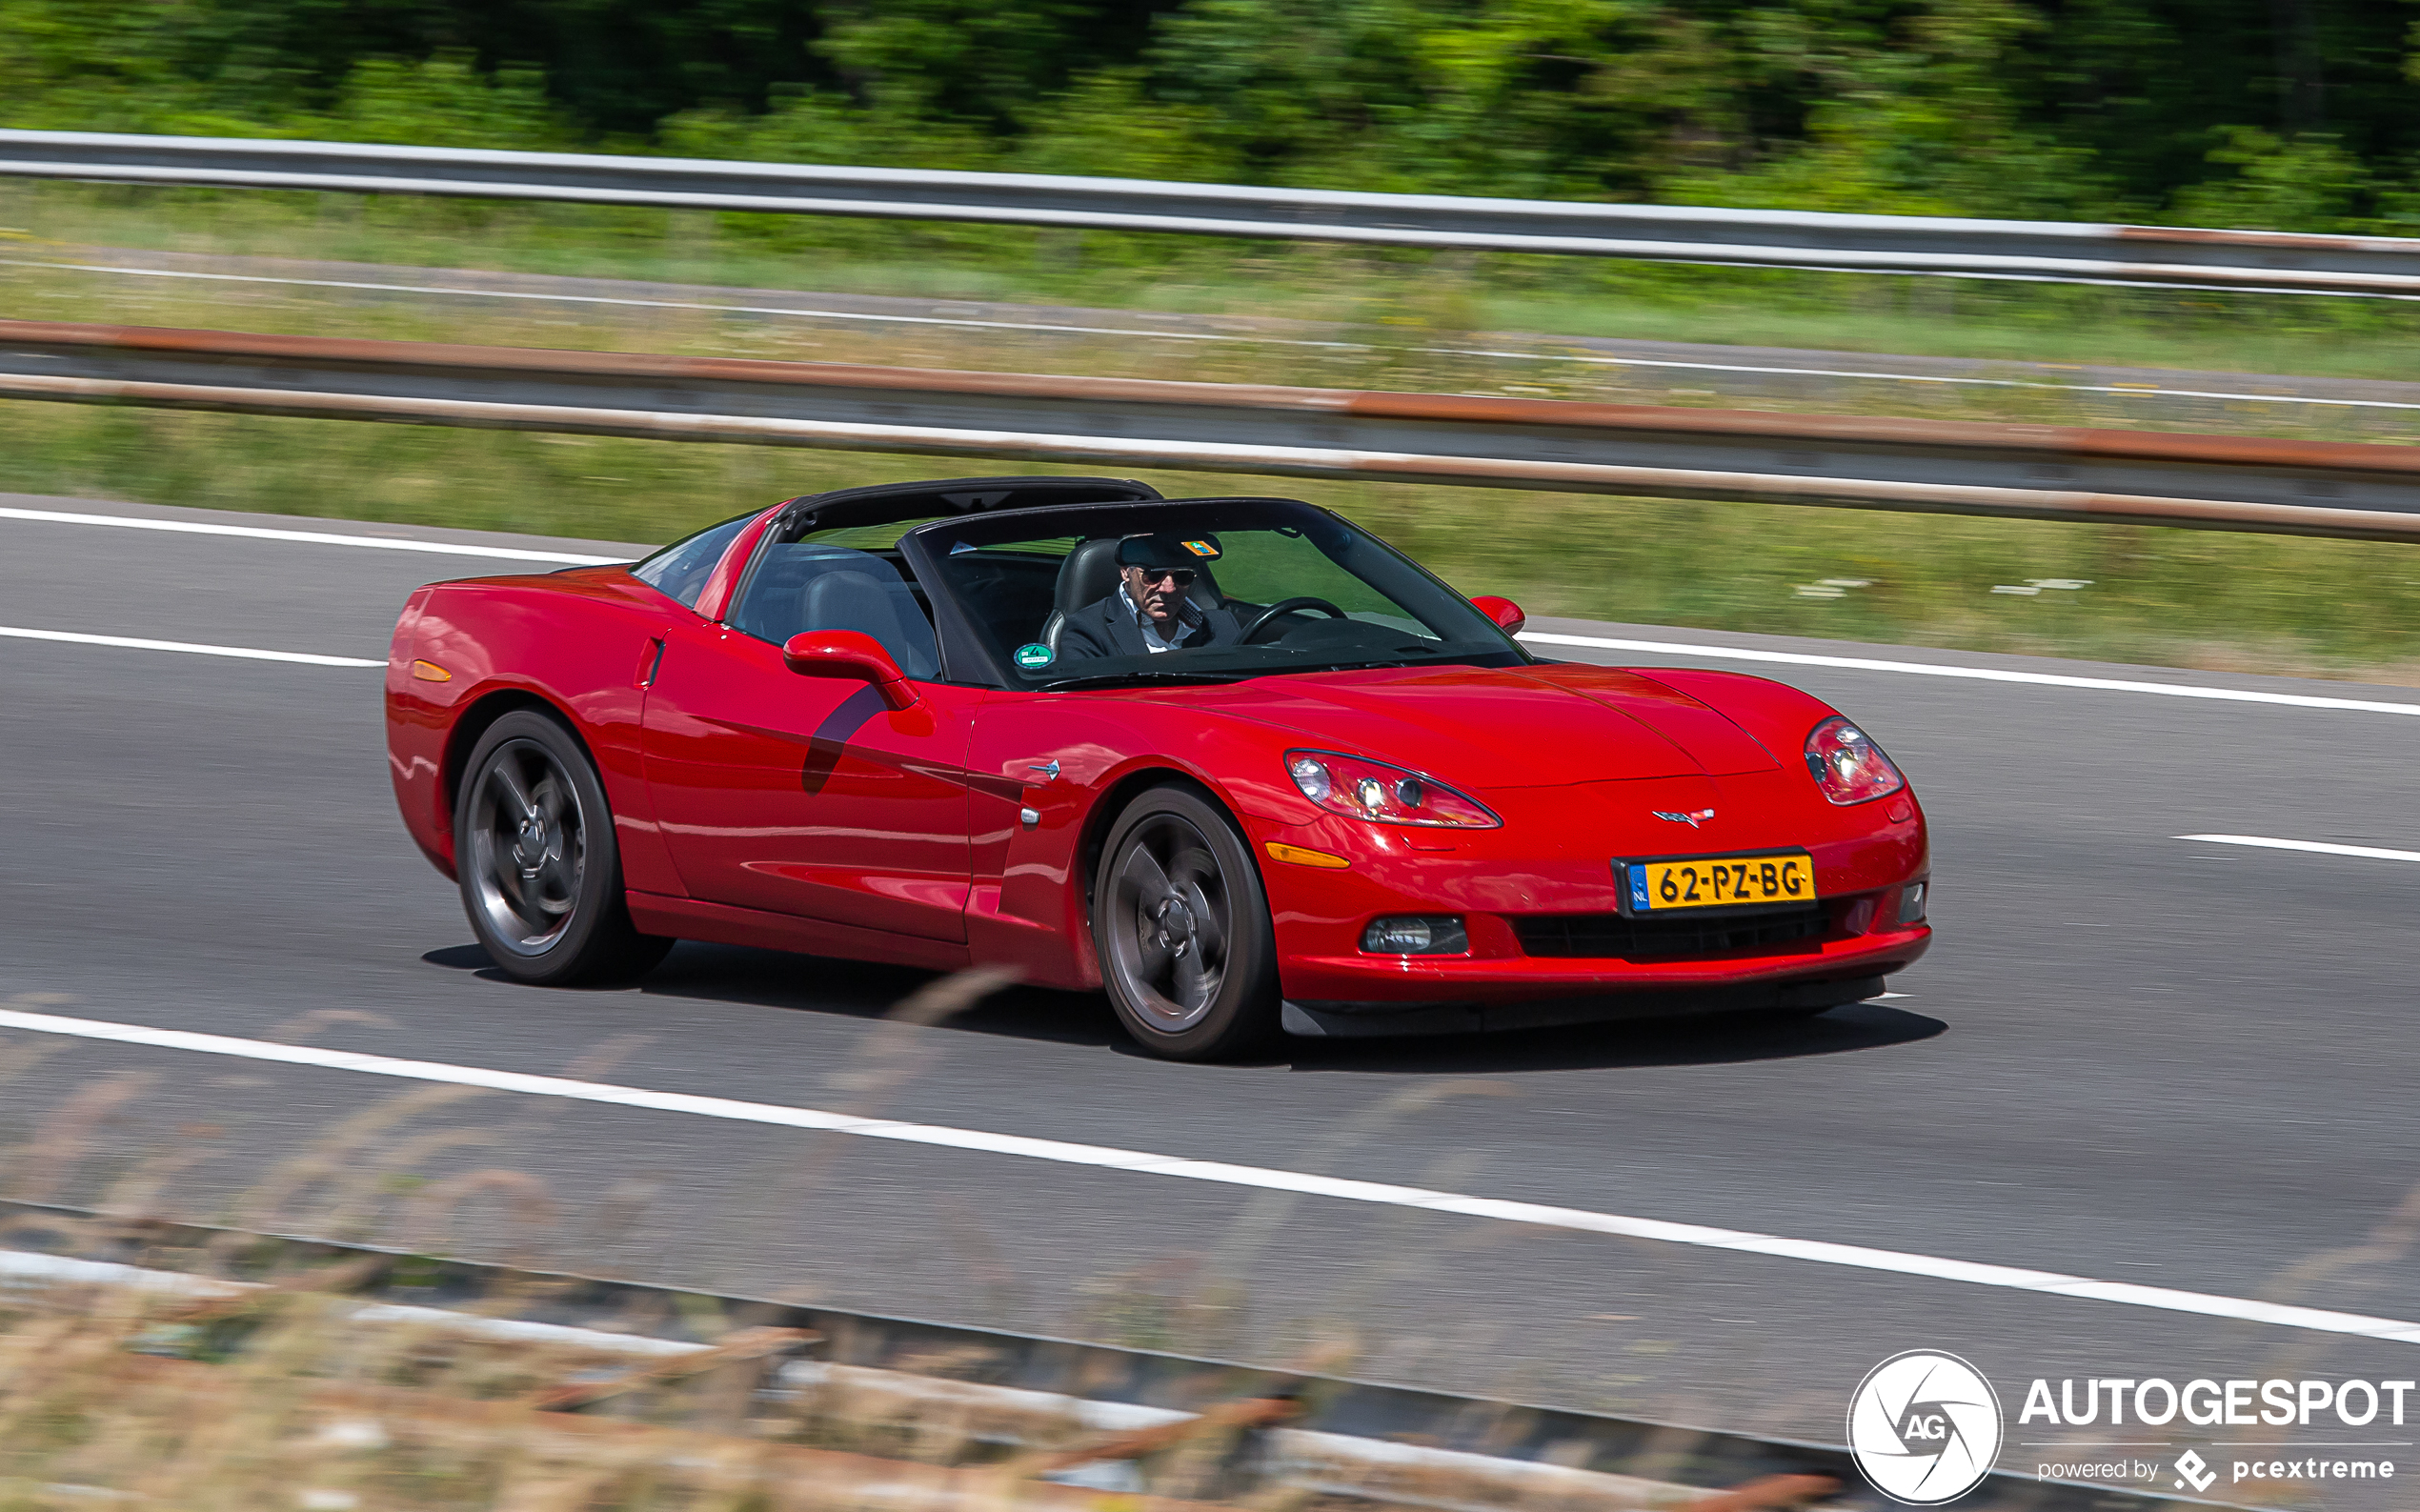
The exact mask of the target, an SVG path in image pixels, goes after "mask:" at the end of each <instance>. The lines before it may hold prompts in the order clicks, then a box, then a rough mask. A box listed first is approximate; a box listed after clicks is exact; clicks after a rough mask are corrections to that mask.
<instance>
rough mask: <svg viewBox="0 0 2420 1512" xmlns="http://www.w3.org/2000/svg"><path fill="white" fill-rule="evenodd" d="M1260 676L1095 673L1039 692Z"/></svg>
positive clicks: (1061, 681) (1045, 685) (1046, 686)
mask: <svg viewBox="0 0 2420 1512" xmlns="http://www.w3.org/2000/svg"><path fill="white" fill-rule="evenodd" d="M1260 675H1261V674H1260V673H1258V672H1101V673H1095V674H1094V675H1091V676H1089V677H1061V678H1059V680H1057V681H1056V682H1046V683H1043V684H1042V685H1041V688H1040V690H1039V691H1041V692H1043V693H1058V692H1060V691H1062V690H1064V689H1068V688H1098V687H1104V686H1106V685H1108V684H1111V683H1119V682H1137V683H1143V682H1171V683H1193V684H1197V685H1199V684H1202V683H1213V682H1240V681H1242V680H1243V679H1244V678H1246V677H1258V676H1260Z"/></svg>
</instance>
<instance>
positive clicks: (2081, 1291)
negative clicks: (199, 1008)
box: [0, 1008, 2420, 1344]
mask: <svg viewBox="0 0 2420 1512" xmlns="http://www.w3.org/2000/svg"><path fill="white" fill-rule="evenodd" d="M0 1028H6V1029H22V1030H27V1031H29V1032H30V1033H34V1034H52V1035H68V1036H71V1037H73V1038H79V1039H97V1040H104V1041H107V1042H110V1043H113V1044H130V1045H149V1046H152V1047H155V1048H160V1049H168V1050H184V1051H191V1052H193V1053H195V1054H199V1055H212V1056H231V1057H234V1058H239V1059H244V1060H265V1061H272V1062H274V1063H277V1064H280V1065H294V1066H314V1067H320V1068H323V1069H328V1070H335V1071H357V1072H360V1073H362V1074H364V1075H366V1076H373V1077H392V1078H395V1079H400V1080H405V1081H434V1082H442V1083H444V1084H447V1085H450V1086H464V1087H484V1088H487V1089H489V1090H491V1091H494V1092H517V1093H524V1094H527V1095H529V1096H532V1097H542V1098H567V1099H573V1100H575V1101H580V1102H598V1103H605V1104H608V1105H610V1106H614V1107H623V1108H644V1109H648V1110H651V1111H654V1112H658V1113H684V1114H688V1115H690V1116H692V1117H695V1118H704V1119H723V1120H726V1121H729V1122H735V1123H756V1124H771V1125H775V1126H776V1127H780V1128H791V1129H814V1130H819V1131H827V1132H830V1133H834V1134H845V1135H853V1136H855V1137H857V1138H859V1139H888V1140H893V1141H896V1142H897V1143H901V1144H920V1145H930V1146H935V1147H938V1148H940V1149H948V1150H967V1151H972V1152H976V1153H978V1154H983V1155H1005V1156H1015V1157H1018V1158H1019V1159H1030V1160H1048V1161H1051V1162H1054V1163H1056V1164H1059V1165H1077V1166H1090V1167H1094V1168H1096V1169H1100V1170H1112V1171H1125V1172H1129V1173H1132V1174H1134V1175H1138V1176H1164V1177H1174V1178H1177V1179H1181V1180H1189V1181H1208V1182H1212V1183H1215V1184H1218V1185H1220V1186H1237V1187H1249V1188H1255V1189H1258V1190H1261V1191H1271V1192H1297V1193H1301V1194H1304V1195H1306V1196H1311V1197H1324V1198H1333V1199H1336V1200H1340V1201H1346V1202H1370V1203H1377V1204H1380V1205H1381V1206H1387V1207H1406V1208H1417V1209H1419V1210H1421V1211H1422V1212H1429V1213H1451V1214H1455V1215H1458V1216H1460V1217H1463V1218H1479V1219H1489V1220H1495V1221H1497V1222H1503V1223H1527V1224H1532V1225H1535V1226H1538V1227H1543V1228H1559V1229H1573V1230H1578V1231H1580V1232H1583V1233H1590V1234H1611V1235H1618V1236H1620V1237H1622V1238H1624V1239H1641V1240H1656V1241H1658V1242H1660V1243H1666V1244H1686V1245H1691V1246H1694V1247H1697V1248H1701V1249H1716V1250H1729V1251H1733V1252H1736V1253H1739V1254H1746V1255H1767V1256H1774V1257H1778V1258H1781V1259H1785V1260H1813V1261H1815V1262H1817V1263H1819V1264H1825V1265H1843V1266H1847V1267H1850V1268H1853V1269H1857V1270H1869V1271H1886V1272H1890V1273H1892V1274H1895V1275H1902V1276H1920V1277H1924V1278H1926V1279H1928V1280H1946V1281H1961V1282H1965V1283H1966V1284H1968V1285H1973V1286H1994V1287H2003V1288H2007V1289H2009V1290H2013V1291H2023V1292H2040V1293H2044V1294H2046V1295H2048V1296H2053V1297H2067V1298H2077V1299H2081V1300H2090V1301H2107V1302H2120V1303H2124V1304H2126V1305H2128V1306H2131V1307H2150V1308H2157V1309H2160V1310H2162V1311H2166V1312H2175V1313H2194V1314H2198V1315H2201V1316H2204V1317H2209V1318H2228V1319H2234V1320H2239V1321H2243V1322H2256V1323H2274V1324H2277V1325H2279V1326H2281V1327H2287V1328H2309V1329H2314V1330H2318V1331H2320V1332H2324V1333H2331V1334H2353V1335H2358V1336H2360V1337H2362V1338H2366V1339H2377V1340H2382V1341H2388V1342H2392V1343H2406V1344H2420V1322H2411V1321H2408V1320H2403V1319H2397V1318H2370V1317H2366V1316H2363V1315H2361V1314H2358V1313H2339V1312H2330V1311H2328V1310H2326V1309H2323V1308H2317V1307H2295V1306H2289V1305H2287V1304H2285V1303H2282V1302H2270V1301H2262V1300H2258V1299H2256V1298H2245V1297H2220V1296H2213V1295H2211V1294H2208V1293H2206V1292H2186V1291H2175V1290H2171V1289H2170V1288H2168V1287H2164V1286H2141V1285H2136V1284H2134V1283H2132V1282H2129V1281H2102V1280H2092V1279H2090V1278H2088V1277H2084V1276H2065V1275H2061V1274H2059V1273H2057V1272H2054V1271H2035V1270H2021V1269H2019V1268H2017V1267H2015V1266H2009V1265H1986V1264H1981V1263H1978V1262H1975V1261H1972V1260H1949V1259H1946V1258H1944V1257H1940V1256H1934V1255H1912V1254H1907V1253H1905V1252H1902V1251H1898V1250H1884V1249H1868V1248H1866V1247H1865V1246H1863V1245H1859V1244H1834V1243H1829V1242H1826V1241H1824V1240H1797V1239H1785V1238H1783V1237H1781V1236H1779V1235H1775V1234H1754V1233H1748V1232H1745V1231H1743V1230H1740V1229H1727V1228H1709V1227H1707V1226H1705V1225H1704V1224H1699V1223H1674V1222H1667V1221H1665V1220H1662V1219H1652V1218H1630V1217H1625V1216H1623V1215H1622V1214H1619V1213H1598V1212H1592V1211H1590V1210H1588V1209H1585V1208H1573V1207H1552V1206H1548V1205H1546V1204H1544V1203H1539V1202H1515V1201H1507V1200H1502V1199H1497V1198H1484V1197H1470V1196H1466V1195H1464V1194H1462V1193H1459V1192H1441V1191H1437V1190H1434V1189H1432V1188H1428V1187H1419V1186H1395V1185H1391V1184H1388V1183H1385V1182H1381V1181H1357V1180H1353V1179H1348V1178H1344V1177H1333V1176H1313V1175H1310V1174H1307V1173H1305V1172H1301V1171H1285V1170H1273V1169H1270V1168H1268V1167H1264V1166H1256V1165H1230V1164H1228V1163H1226V1162H1224V1161H1221V1160H1196V1159H1188V1158H1185V1157H1182V1156H1172V1155H1158V1154H1154V1153H1152V1152H1150V1151H1148V1150H1121V1149H1117V1148H1113V1147H1111V1146H1107V1145H1099V1144H1071V1143H1067V1142H1065V1141H1063V1140H1059V1139H1031V1138H1028V1137H1026V1136H1024V1135H1017V1134H995V1133H991V1132H989V1131H988V1130H982V1129H957V1128H949V1127H945V1126H942V1125H938V1124H930V1123H902V1122H899V1121H897V1120H896V1119H869V1118H860V1117H858V1116H857V1115H855V1114H847V1113H832V1112H827V1111H826V1110H824V1109H821V1108H799V1107H788V1106H783V1105H781V1104H777V1103H767V1102H742V1101H739V1100H737V1099H732V1098H709V1097H699V1096H696V1095H695V1094H692V1093H685V1092H657V1091H653V1090H651V1089H649V1088H645V1087H626V1086H615V1085H613V1084H611V1083H608V1082H598V1081H575V1080H573V1079H569V1078H566V1077H541V1076H532V1075H529V1074H528V1073H525V1072H518V1071H498V1070H494V1069H493V1068H490V1067H487V1066H461V1065H451V1064H447V1063H445V1062H442V1061H434V1060H399V1059H396V1058H393V1057H389V1056H376V1055H368V1054H365V1053H363V1052H360V1051H353V1050H335V1049H330V1048H327V1047H324V1046H320V1045H299V1044H280V1043H276V1042H274V1041H271V1040H265V1039H239V1038H232V1037H231V1036H227V1035H209V1034H196V1033H194V1032H192V1031H190V1030H183V1029H155V1028H151V1027H150V1026H148V1025H143V1024H123V1023H111V1022H109V1021H106V1020H103V1019H96V1018H64V1017H62V1016H60V1015H57V1014H42V1013H27V1012H24V1011H22V1010H19V1009H13V1008H0Z"/></svg>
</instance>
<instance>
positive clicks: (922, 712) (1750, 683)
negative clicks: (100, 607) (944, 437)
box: [387, 477, 1931, 1058]
mask: <svg viewBox="0 0 2420 1512" xmlns="http://www.w3.org/2000/svg"><path fill="white" fill-rule="evenodd" d="M1521 623H1522V619H1521V611H1520V610H1519V609H1517V608H1516V607H1514V606H1513V605H1512V604H1511V603H1509V602H1507V601H1505V600H1503V599H1485V598H1482V599H1480V600H1477V601H1476V602H1474V601H1472V600H1469V599H1465V598H1463V597H1462V595H1459V594H1456V593H1455V592H1454V591H1453V590H1452V589H1450V588H1448V587H1446V586H1445V585H1444V584H1443V583H1442V582H1440V581H1439V580H1438V579H1437V578H1435V577H1434V576H1432V575H1429V574H1428V573H1427V572H1425V571H1424V570H1422V568H1421V567H1420V566H1418V565H1417V564H1416V563H1414V562H1412V561H1411V560H1410V559H1408V558H1407V557H1405V556H1403V555H1402V554H1400V553H1398V552H1396V551H1395V550H1393V549H1392V548H1390V547H1388V546H1387V545H1385V544H1384V543H1383V542H1381V541H1380V540H1378V539H1377V538H1376V537H1374V536H1372V535H1370V534H1367V533H1365V532H1363V531H1361V530H1360V529H1358V528H1356V527H1355V526H1353V525H1352V524H1350V523H1348V522H1347V521H1345V520H1343V519H1342V518H1341V517H1339V516H1337V515H1336V514H1331V513H1329V512H1327V511H1325V510H1321V509H1317V508H1314V507H1312V506H1310V505H1307V504H1301V503H1297V502H1294V501H1292V500H1287V499H1277V498H1207V499H1178V500H1172V499H1163V498H1161V497H1160V496H1159V495H1158V494H1156V493H1154V492H1153V491H1152V490H1151V489H1150V488H1148V487H1146V486H1144V485H1142V484H1139V483H1133V482H1124V481H1119V480H1117V479H1108V478H1039V477H1018V478H970V479H962V480H958V481H954V482H938V483H920V484H911V485H898V486H887V487H881V488H871V489H852V490H846V491H842V492H839V493H833V494H819V495H816V496H812V497H807V498H799V499H793V500H791V501H789V502H787V503H784V504H781V505H778V506H776V507H775V508H773V509H770V510H767V511H764V512H762V513H760V514H753V515H748V516H744V517H742V518H739V519H735V520H729V521H726V522H724V523H723V524H720V525H717V526H715V527H714V528H712V529H710V530H706V531H701V532H699V533H698V534H696V535H693V536H690V537H689V538H688V539H686V540H683V541H679V542H677V543H676V544H674V545H672V546H668V547H666V548H665V549H664V550H662V551H660V552H657V553H656V554H654V555H653V556H650V557H648V558H647V559H646V560H644V561H641V562H637V563H635V564H631V565H623V566H610V567H583V568H575V569H572V570H569V571H565V572H558V573H553V574H548V575H532V576H514V577H488V578H478V579H474V580H470V581H465V582H451V583H437V584H433V585H431V586H429V587H426V588H423V589H420V590H419V591H417V592H416V593H414V594H413V595H412V597H411V600H410V601H409V602H408V603H407V604H406V605H405V607H404V611H403V615H402V617H401V619H400V620H399V621H398V622H397V624H396V626H395V634H394V643H393V652H392V655H391V658H390V663H389V668H388V675H387V730H388V741H389V752H390V756H391V759H392V767H393V777H394V785H395V793H396V796H397V797H398V798H399V799H400V801H401V803H402V807H403V816H404V822H405V823H406V825H407V826H408V827H409V828H410V830H411V833H412V836H413V839H414V840H416V841H417V842H418V843H419V845H420V848H421V849H422V850H423V851H425V852H427V854H428V856H429V858H430V859H431V860H433V861H434V862H435V863H436V865H437V868H438V869H439V870H440V871H442V872H444V873H446V874H447V875H448V876H449V877H454V878H455V879H456V881H457V882H458V883H459V885H460V888H461V891H462V897H463V902H464V905H465V907H466V909H467V910H468V912H469V914H470V917H471V924H472V927H473V929H474V931H475V932H476V933H477V936H478V937H479V940H480V942H481V943H482V944H483V945H484V946H485V947H486V949H487V951H488V953H489V954H490V955H491V956H493V957H494V959H495V962H496V964H497V965H498V966H500V967H501V968H502V969H503V970H504V971H505V972H507V973H509V974H510V975H512V976H514V977H515V978H520V979H523V980H526V981H531V982H540V983H565V982H575V981H594V980H602V979H611V978H617V977H628V976H631V975H635V974H636V973H640V972H644V971H646V970H648V969H649V968H651V967H653V966H654V965H655V963H656V962H657V961H658V960H660V959H661V958H663V955H664V953H665V952H666V951H667V950H668V949H670V948H671V945H672V942H673V941H674V940H675V939H676V938H683V937H686V938H693V939H705V940H718V941H724V942H728V943H736V944H745V945H756V946H769V947H773V948H776V949H781V950H790V951H800V952H806V953H809V954H814V955H821V956H838V957H850V958H859V959H866V960H880V961H892V962H897V963H901V964H906V965H911V966H918V967H926V968H933V969H951V968H957V967H963V966H967V965H970V964H1001V965H1007V966H1012V967H1015V968H1017V969H1018V970H1019V971H1020V972H1021V973H1022V974H1023V976H1024V978H1025V979H1026V980H1028V981H1031V982H1036V983H1039V984H1043V985H1047V986H1053V987H1060V988H1068V989H1074V990H1096V989H1099V990H1105V991H1106V992H1107V994H1108V997H1109V999H1110V1001H1111V1003H1112V1004H1113V1005H1114V1006H1115V1007H1116V1009H1117V1012H1118V1015H1119V1018H1121V1019H1122V1020H1123V1021H1124V1023H1125V1025H1126V1027H1127V1029H1128V1030H1129V1031H1130V1032H1131V1033H1132V1034H1133V1035H1134V1037H1135V1038H1137V1039H1138V1040H1139V1041H1140V1042H1141V1043H1142V1044H1143V1045H1144V1046H1146V1047H1148V1048H1149V1049H1151V1050H1152V1051H1154V1052H1156V1053H1159V1054H1161V1055H1166V1056H1173V1057H1180V1058H1209V1057H1215V1056H1224V1055H1232V1054H1236V1053H1240V1052H1241V1051H1243V1050H1245V1049H1246V1048H1247V1047H1250V1046H1253V1045H1255V1044H1259V1043H1262V1042H1265V1041H1267V1040H1269V1039H1271V1038H1274V1037H1275V1036H1276V1035H1278V1034H1279V1033H1281V1032H1284V1033H1291V1034H1296V1035H1378V1034H1402V1033H1432V1032H1439V1031H1453V1030H1470V1029H1493V1028H1502V1027H1509V1026H1517V1025H1541V1024H1557V1023H1573V1022H1580V1021H1583V1020H1588V1019H1598V1018H1631V1017H1648V1016H1661V1015H1671V1014H1683V1013H1704V1012H1731V1013H1740V1012H1762V1013H1766V1014H1774V1013H1780V1014H1800V1013H1820V1012H1822V1011H1824V1010H1825V1009H1826V1008H1830V1007H1833V1006H1836V1005H1838V1004H1842V1003H1847V1002H1853V1001H1857V1000H1859V999H1861V998H1869V997H1872V996H1874V995H1875V994H1876V993H1878V992H1880V991H1881V990H1882V986H1883V978H1884V977H1885V975H1886V974H1887V973H1890V972H1895V971H1898V970H1900V969H1901V968H1903V967H1905V966H1906V965H1907V964H1909V963H1910V962H1912V961H1914V960H1915V959H1916V958H1918V957H1919V956H1921V955H1923V954H1924V952H1925V948H1926V945H1927V944H1928V943H1929V941H1930V934H1931V932H1930V930H1929V929H1928V928H1927V926H1926V923H1925V901H1926V898H1925V895H1926V883H1927V879H1928V877H1929V870H1930V868H1929V856H1928V852H1927V849H1926V837H1925V819H1924V816H1923V814H1922V812H1921V811H1920V810H1919V809H1918V807H1917V805H1916V799H1915V795H1914V794H1913V793H1911V792H1910V791H1909V790H1908V787H1907V783H1906V778H1905V777H1904V776H1902V775H1901V774H1900V772H1899V770H1898V769H1897V768H1896V767H1894V766H1893V765H1892V764H1891V761H1890V758H1889V757H1888V756H1886V755H1885V754H1884V753H1883V752H1882V750H1881V749H1880V748H1878V747H1877V746H1876V745H1874V743H1873V742H1872V741H1871V740H1869V739H1867V738H1866V736H1865V735H1864V733H1863V732H1861V731H1860V730H1858V729H1857V727H1856V726H1855V725H1853V724H1851V723H1850V722H1849V721H1848V720H1847V719H1845V718H1843V717H1842V716H1840V715H1839V714H1838V713H1837V712H1835V711H1834V710H1832V709H1831V708H1829V707H1827V706H1826V705H1825V704H1824V703H1822V702H1820V701H1818V700H1817V699H1815V698H1813V697H1811V696H1808V695H1806V694H1805V693H1802V692H1800V691H1798V690H1797V689H1794V688H1790V687H1786V686H1784V685H1782V684H1779V683H1774V682H1768V681H1765V680H1764V679H1761V678H1757V677H1750V676H1744V675H1739V674H1735V673H1725V672H1697V671H1687V672H1682V671H1667V670H1661V669H1659V670H1654V671H1646V672H1639V671H1625V670H1622V669H1617V668H1610V667H1600V666H1593V665H1582V664H1575V663H1570V662H1555V661H1547V660H1542V659H1540V658H1539V657H1536V656H1534V655H1531V654H1530V653H1529V652H1528V651H1526V650H1525V649H1523V646H1522V644H1521V643H1520V642H1519V641H1517V640H1515V639H1514V638H1513V635H1512V632H1513V631H1515V630H1518V629H1519V628H1520V626H1521Z"/></svg>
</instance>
